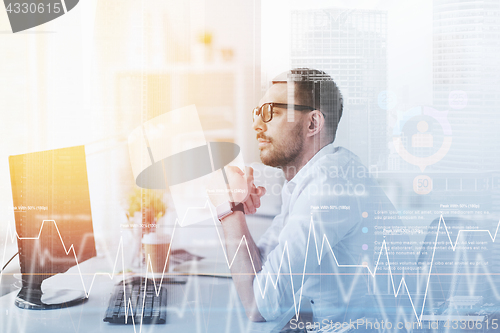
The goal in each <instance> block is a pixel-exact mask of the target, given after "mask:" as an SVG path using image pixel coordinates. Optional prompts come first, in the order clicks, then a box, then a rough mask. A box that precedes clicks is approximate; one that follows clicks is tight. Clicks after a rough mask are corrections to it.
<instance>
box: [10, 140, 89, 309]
mask: <svg viewBox="0 0 500 333" xmlns="http://www.w3.org/2000/svg"><path fill="white" fill-rule="evenodd" d="M9 166H10V176H11V184H12V197H13V203H14V215H15V221H16V232H17V236H18V238H17V244H18V248H19V262H20V266H21V275H22V288H21V291H20V292H19V294H18V296H17V298H16V301H15V302H16V305H17V306H18V307H20V308H24V309H55V308H60V307H63V306H64V307H67V306H72V305H76V304H80V303H82V302H84V301H85V300H86V297H85V293H84V292H83V291H82V292H80V291H69V290H53V291H49V290H44V292H43V293H42V288H41V285H42V282H43V281H44V280H45V279H47V278H49V277H51V276H53V275H55V274H58V273H63V272H65V271H67V270H68V269H69V268H70V267H73V266H75V265H76V263H77V262H76V261H77V260H78V263H81V262H83V261H85V260H87V259H89V258H92V257H94V256H95V255H96V250H95V241H94V234H93V227H92V215H91V211H90V197H89V186H88V180H87V166H86V159H85V147H84V146H78V147H71V148H63V149H56V150H49V151H42V152H35V153H29V154H23V155H16V156H10V157H9ZM75 257H76V258H75ZM75 292H76V293H75Z"/></svg>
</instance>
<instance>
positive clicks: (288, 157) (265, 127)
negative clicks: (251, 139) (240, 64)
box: [253, 83, 306, 167]
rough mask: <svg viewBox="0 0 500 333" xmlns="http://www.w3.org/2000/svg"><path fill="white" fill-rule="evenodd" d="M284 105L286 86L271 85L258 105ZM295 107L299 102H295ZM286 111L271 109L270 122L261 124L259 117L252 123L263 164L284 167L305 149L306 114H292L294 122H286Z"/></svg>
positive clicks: (296, 112)
mask: <svg viewBox="0 0 500 333" xmlns="http://www.w3.org/2000/svg"><path fill="white" fill-rule="evenodd" d="M271 102H274V103H287V102H288V99H287V85H286V84H284V83H278V84H273V85H272V86H271V88H269V90H268V91H267V92H266V94H265V95H264V97H262V99H261V100H260V102H259V106H261V105H262V104H264V103H271ZM296 104H298V103H296ZM287 112H288V111H287V109H286V108H277V107H275V108H274V112H273V119H272V120H271V121H270V122H267V123H264V122H263V121H262V118H261V117H260V116H259V117H257V118H256V119H255V120H254V122H253V129H254V130H255V131H256V132H257V140H258V142H259V150H260V159H261V160H262V163H264V164H266V165H269V166H272V167H285V166H289V165H293V163H294V162H295V161H297V160H298V159H299V158H300V156H301V154H302V150H303V147H304V139H305V138H304V135H303V133H304V128H303V127H304V117H305V115H306V114H305V113H302V112H298V111H293V115H294V117H293V119H294V121H293V122H292V121H288V117H287Z"/></svg>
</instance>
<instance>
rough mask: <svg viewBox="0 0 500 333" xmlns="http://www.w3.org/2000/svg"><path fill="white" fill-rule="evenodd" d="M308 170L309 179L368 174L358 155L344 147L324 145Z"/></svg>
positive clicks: (364, 175)
mask: <svg viewBox="0 0 500 333" xmlns="http://www.w3.org/2000/svg"><path fill="white" fill-rule="evenodd" d="M319 154H320V155H319V156H318V158H317V160H316V161H315V163H313V164H312V165H311V168H310V170H309V174H308V176H309V178H310V180H316V181H321V182H324V181H339V180H347V179H350V178H359V177H361V178H364V177H367V176H369V170H368V168H367V167H365V166H364V165H363V163H362V162H361V160H360V159H359V157H358V156H357V155H356V154H354V153H353V152H351V151H350V150H348V149H346V148H344V147H334V146H331V145H329V146H326V147H325V149H323V150H321V151H320V152H319Z"/></svg>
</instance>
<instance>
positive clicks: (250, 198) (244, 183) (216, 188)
mask: <svg viewBox="0 0 500 333" xmlns="http://www.w3.org/2000/svg"><path fill="white" fill-rule="evenodd" d="M224 171H225V174H226V178H227V181H228V183H227V184H226V183H225V182H223V181H222V179H221V178H220V176H219V177H214V178H213V179H212V180H211V182H210V184H209V186H208V187H209V188H208V189H207V193H208V195H209V197H210V200H211V201H212V203H213V204H214V205H215V206H217V205H219V204H222V203H224V202H225V201H233V202H236V203H239V202H241V203H243V206H244V208H245V214H254V213H255V212H256V211H257V208H259V207H260V198H261V197H262V196H263V195H264V194H266V189H265V188H264V187H261V186H259V187H256V186H255V184H254V178H253V169H252V168H250V167H247V168H246V170H245V171H246V173H244V172H243V171H242V170H241V169H240V168H238V167H236V166H226V167H224Z"/></svg>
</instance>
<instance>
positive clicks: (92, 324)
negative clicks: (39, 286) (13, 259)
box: [0, 258, 282, 333]
mask: <svg viewBox="0 0 500 333" xmlns="http://www.w3.org/2000/svg"><path fill="white" fill-rule="evenodd" d="M109 267H110V265H109V262H108V260H106V259H105V258H92V259H90V260H87V261H86V262H84V263H82V264H80V269H81V271H82V273H83V280H84V283H85V286H86V288H87V289H88V288H89V287H90V285H91V281H92V278H93V276H94V273H95V272H109ZM120 280H121V275H120V276H115V278H114V279H110V278H109V277H108V276H105V275H98V276H96V278H95V282H94V284H93V286H92V289H91V290H90V297H89V300H88V301H87V302H86V303H84V304H82V305H78V306H74V307H71V308H65V309H60V310H46V311H36V310H21V309H19V308H17V307H16V306H15V305H14V299H15V297H16V295H17V290H16V291H14V292H11V293H9V294H6V295H4V296H3V297H1V298H0V332H3V333H7V332H9V333H10V332H37V333H40V332H64V333H69V332H134V327H133V326H132V325H127V326H125V325H112V324H108V323H105V322H103V321H102V318H103V316H104V312H105V311H106V309H107V306H108V301H109V297H110V295H111V291H112V290H113V286H114V284H115V283H117V282H119V281H120ZM45 285H46V286H47V287H51V286H52V287H58V288H68V287H71V288H72V289H82V288H83V287H82V282H81V280H80V275H79V273H78V271H77V269H76V267H73V268H71V269H70V270H69V271H68V272H66V273H64V274H59V275H57V276H54V277H52V278H50V279H48V280H46V281H45V282H44V287H45ZM166 288H167V289H168V310H167V324H165V325H143V326H142V332H167V331H168V332H183V333H190V332H227V333H234V332H249V333H250V332H270V331H272V330H273V329H274V328H275V327H276V326H277V325H281V324H280V323H279V320H278V321H275V322H265V323H252V322H250V321H249V320H248V319H247V317H246V315H245V313H244V310H243V306H242V305H241V302H240V300H239V298H238V295H237V293H236V289H235V288H234V284H233V282H232V280H231V279H228V278H217V277H208V276H190V277H189V278H188V282H187V283H186V284H185V285H180V284H168V285H166ZM281 327H282V326H281ZM136 332H141V331H140V325H137V326H136Z"/></svg>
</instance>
